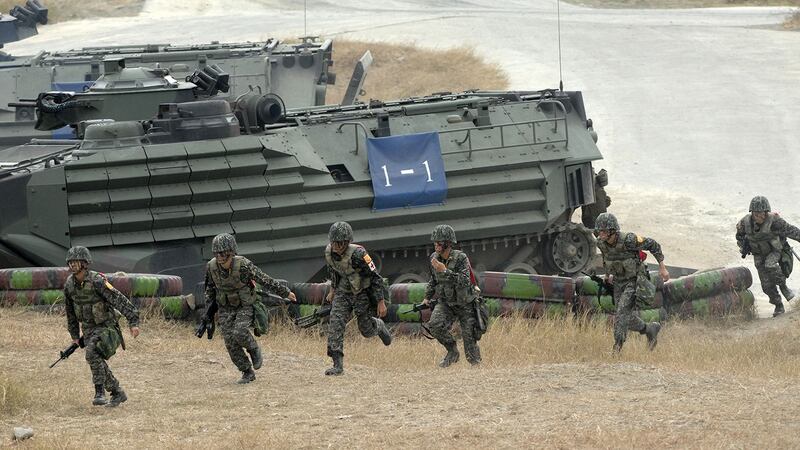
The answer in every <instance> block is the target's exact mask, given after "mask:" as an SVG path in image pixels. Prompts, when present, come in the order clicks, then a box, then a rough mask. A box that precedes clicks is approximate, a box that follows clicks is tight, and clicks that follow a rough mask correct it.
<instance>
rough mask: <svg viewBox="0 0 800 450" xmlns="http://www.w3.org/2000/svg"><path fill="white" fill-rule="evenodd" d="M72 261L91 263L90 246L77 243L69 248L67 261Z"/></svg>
mask: <svg viewBox="0 0 800 450" xmlns="http://www.w3.org/2000/svg"><path fill="white" fill-rule="evenodd" d="M70 261H86V263H87V264H91V263H92V254H91V253H90V252H89V249H88V248H86V247H84V246H82V245H76V246H74V247H72V248H70V249H69V250H67V263H69V262H70Z"/></svg>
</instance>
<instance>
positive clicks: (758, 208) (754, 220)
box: [736, 195, 800, 317]
mask: <svg viewBox="0 0 800 450" xmlns="http://www.w3.org/2000/svg"><path fill="white" fill-rule="evenodd" d="M787 238H788V239H794V240H796V241H800V229H798V228H797V227H795V226H793V225H790V224H789V223H788V222H786V221H785V220H783V218H781V217H780V216H778V215H777V214H775V213H772V212H771V208H770V206H769V200H767V198H766V197H763V196H760V195H758V196H756V197H753V199H752V200H751V201H750V214H748V215H746V216H744V217H742V220H740V221H739V223H737V224H736V243H737V244H738V245H739V251H740V252H741V253H742V258H744V257H746V256H747V255H748V254H752V255H753V261H754V262H755V265H756V270H758V279H759V280H761V289H762V290H763V291H764V293H765V294H767V296H768V297H769V302H770V303H772V304H773V305H775V311H774V312H773V313H772V316H773V317H775V316H778V315H781V314H783V313H784V311H785V309H784V308H783V301H782V300H781V295H780V294H779V293H778V288H779V287H780V290H781V293H783V296H784V297H786V301H787V302H788V301H790V300H792V299H793V298H794V296H795V293H794V292H793V291H792V290H791V289H789V287H788V286H787V285H786V277H788V276H789V275H790V274H791V273H792V248H791V247H790V246H789V242H788V241H787Z"/></svg>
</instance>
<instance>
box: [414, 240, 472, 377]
mask: <svg viewBox="0 0 800 450" xmlns="http://www.w3.org/2000/svg"><path fill="white" fill-rule="evenodd" d="M431 241H433V246H434V252H433V254H431V256H430V262H431V266H430V281H429V282H428V287H427V289H426V290H425V298H424V299H423V300H422V303H424V304H426V305H428V304H430V301H431V299H433V298H436V299H437V303H436V306H435V307H434V309H433V312H432V313H431V318H430V321H429V322H428V326H429V327H430V331H431V335H432V336H433V337H435V338H436V340H437V341H439V343H440V344H442V345H443V346H444V348H445V349H447V354H446V355H445V356H444V358H443V359H442V360H441V361H440V362H439V367H448V366H450V365H451V364H454V363H456V362H458V359H459V353H458V346H457V344H456V340H455V339H454V338H453V335H452V334H450V327H451V326H452V325H453V322H454V321H456V320H458V323H459V324H460V326H461V337H462V339H463V340H464V354H465V355H466V357H467V361H469V363H470V364H472V365H473V366H474V365H477V364H480V362H481V350H480V348H479V347H478V342H477V339H476V338H475V336H474V335H473V333H474V329H475V321H476V320H477V319H476V317H475V305H473V302H474V301H475V300H476V299H477V297H478V295H477V292H476V290H475V284H474V283H473V278H472V269H471V268H470V264H469V258H467V254H466V253H464V252H462V251H461V250H456V249H454V248H453V244H455V243H457V242H458V241H456V232H455V230H453V227H451V226H450V225H436V227H435V228H434V229H433V232H432V233H431Z"/></svg>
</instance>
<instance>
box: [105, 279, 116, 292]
mask: <svg viewBox="0 0 800 450" xmlns="http://www.w3.org/2000/svg"><path fill="white" fill-rule="evenodd" d="M105 282H106V287H107V288H109V289H111V290H114V286H112V285H111V282H109V281H108V280H105Z"/></svg>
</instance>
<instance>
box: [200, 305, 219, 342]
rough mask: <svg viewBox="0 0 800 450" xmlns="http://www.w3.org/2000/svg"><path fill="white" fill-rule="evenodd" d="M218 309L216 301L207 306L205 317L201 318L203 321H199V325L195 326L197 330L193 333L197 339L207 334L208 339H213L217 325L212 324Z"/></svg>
mask: <svg viewBox="0 0 800 450" xmlns="http://www.w3.org/2000/svg"><path fill="white" fill-rule="evenodd" d="M218 309H219V305H217V301H216V300H214V301H212V302H211V304H210V305H208V309H207V310H206V315H205V317H203V320H201V321H200V324H199V325H197V329H196V330H195V332H194V335H195V336H197V337H198V338H201V337H203V334H205V333H208V339H211V338H213V337H214V331H215V330H216V329H217V325H216V324H215V323H214V316H215V315H216V314H217V310H218Z"/></svg>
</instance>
